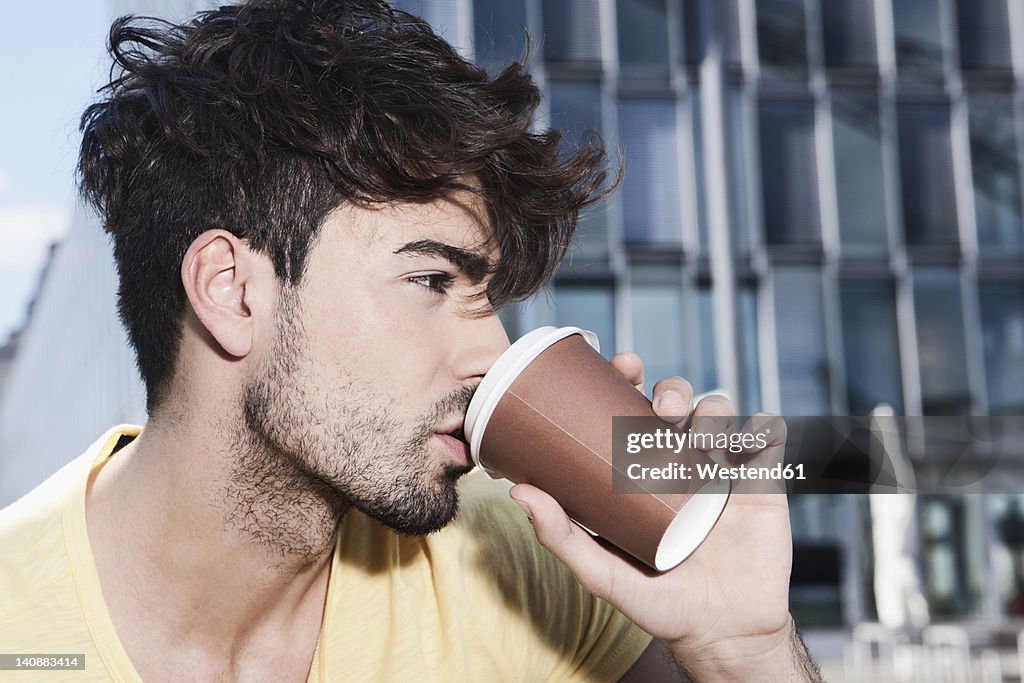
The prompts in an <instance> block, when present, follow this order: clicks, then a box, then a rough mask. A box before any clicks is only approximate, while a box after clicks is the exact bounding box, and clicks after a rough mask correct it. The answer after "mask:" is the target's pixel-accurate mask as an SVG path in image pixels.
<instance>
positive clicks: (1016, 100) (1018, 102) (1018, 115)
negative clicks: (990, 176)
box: [1010, 8, 1024, 250]
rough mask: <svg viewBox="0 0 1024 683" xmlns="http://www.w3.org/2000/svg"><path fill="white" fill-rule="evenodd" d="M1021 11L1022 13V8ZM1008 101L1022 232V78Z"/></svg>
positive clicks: (1023, 138)
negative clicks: (1014, 141)
mask: <svg viewBox="0 0 1024 683" xmlns="http://www.w3.org/2000/svg"><path fill="white" fill-rule="evenodd" d="M1021 12H1022V13H1024V8H1022V10H1021ZM1022 32H1024V30H1022ZM1021 51H1022V52H1024V46H1022V47H1021ZM1022 59H1024V56H1022ZM1010 103H1011V106H1012V107H1013V110H1012V111H1011V115H1012V116H1013V132H1014V137H1015V138H1016V142H1017V186H1018V187H1019V188H1020V192H1019V194H1018V195H1017V202H1018V203H1017V210H1018V211H1020V217H1021V220H1020V226H1018V229H1019V230H1020V231H1021V233H1024V79H1021V80H1018V82H1017V87H1016V88H1015V89H1014V91H1013V92H1012V94H1011V95H1010ZM1018 236H1019V237H1020V238H1021V246H1020V248H1021V249H1022V250H1024V234H1019V235H1018Z"/></svg>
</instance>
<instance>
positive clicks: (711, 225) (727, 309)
mask: <svg viewBox="0 0 1024 683" xmlns="http://www.w3.org/2000/svg"><path fill="white" fill-rule="evenodd" d="M705 8H706V9H708V10H709V14H708V15H706V16H705V19H704V21H705V26H704V27H705V28H711V29H713V30H710V31H709V32H708V44H707V51H706V53H705V55H704V59H703V61H702V63H701V86H702V97H701V106H702V123H703V124H704V125H703V130H704V138H705V143H706V144H705V146H704V163H705V165H706V166H707V173H706V174H705V175H706V182H705V189H706V191H707V214H708V237H709V242H710V247H711V248H710V256H711V271H712V278H711V280H712V300H713V302H714V309H715V312H716V313H717V314H718V315H716V316H715V341H716V346H717V347H718V348H717V349H716V350H715V351H716V353H715V360H716V364H717V365H718V377H719V383H720V385H721V386H722V387H723V388H724V389H726V390H727V391H728V392H729V393H730V394H731V395H733V396H735V395H737V392H738V389H739V382H738V372H737V368H736V359H737V356H738V355H739V354H738V352H737V346H736V318H735V284H736V283H735V280H734V277H733V264H732V249H731V240H730V230H729V200H728V195H727V192H726V188H727V187H728V186H729V176H728V166H727V163H728V162H727V153H726V136H725V132H724V116H723V113H724V111H725V107H724V97H725V94H724V88H723V80H724V78H723V75H724V74H723V72H724V67H723V64H722V60H723V54H722V42H721V38H722V35H723V31H722V30H721V29H722V22H721V20H720V19H719V17H718V16H717V12H716V10H715V6H714V5H713V4H712V3H709V4H708V5H706V6H705Z"/></svg>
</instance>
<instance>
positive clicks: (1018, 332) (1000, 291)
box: [979, 281, 1024, 415]
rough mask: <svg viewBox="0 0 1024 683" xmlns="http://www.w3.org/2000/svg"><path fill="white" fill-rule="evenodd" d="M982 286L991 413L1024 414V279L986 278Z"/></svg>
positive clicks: (984, 338)
mask: <svg viewBox="0 0 1024 683" xmlns="http://www.w3.org/2000/svg"><path fill="white" fill-rule="evenodd" d="M979 290H980V292H979V293H980V295H981V335H982V345H983V349H984V353H985V377H986V379H987V380H988V404H989V413H991V414H993V415H1024V282H1020V281H1016V282H982V283H980V284H979Z"/></svg>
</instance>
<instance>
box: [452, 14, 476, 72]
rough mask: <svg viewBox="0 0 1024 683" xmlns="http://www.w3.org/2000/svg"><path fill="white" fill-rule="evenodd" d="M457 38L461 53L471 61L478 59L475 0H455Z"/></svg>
mask: <svg viewBox="0 0 1024 683" xmlns="http://www.w3.org/2000/svg"><path fill="white" fill-rule="evenodd" d="M455 26H456V31H455V35H456V39H457V40H458V41H459V54H461V55H462V56H463V57H465V58H466V59H468V60H469V61H471V62H475V61H476V41H475V40H474V39H473V38H474V33H473V0H455Z"/></svg>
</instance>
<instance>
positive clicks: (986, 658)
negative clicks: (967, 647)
mask: <svg viewBox="0 0 1024 683" xmlns="http://www.w3.org/2000/svg"><path fill="white" fill-rule="evenodd" d="M976 664H977V667H976V670H977V672H978V675H977V676H975V677H974V678H972V679H971V680H972V681H978V683H1003V660H1002V658H1001V657H1000V656H999V650H995V649H992V648H986V649H984V650H982V651H981V654H980V655H978V660H977V662H976Z"/></svg>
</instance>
